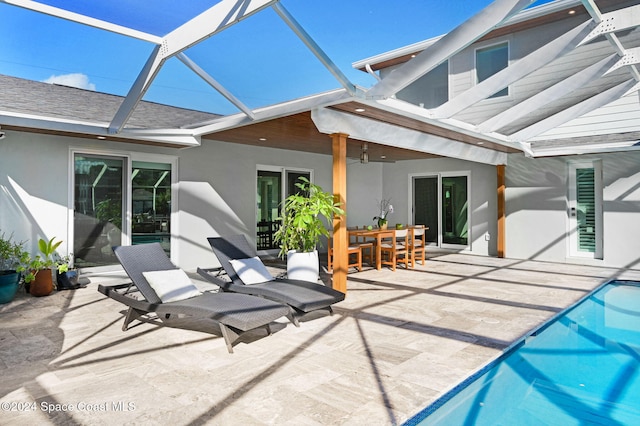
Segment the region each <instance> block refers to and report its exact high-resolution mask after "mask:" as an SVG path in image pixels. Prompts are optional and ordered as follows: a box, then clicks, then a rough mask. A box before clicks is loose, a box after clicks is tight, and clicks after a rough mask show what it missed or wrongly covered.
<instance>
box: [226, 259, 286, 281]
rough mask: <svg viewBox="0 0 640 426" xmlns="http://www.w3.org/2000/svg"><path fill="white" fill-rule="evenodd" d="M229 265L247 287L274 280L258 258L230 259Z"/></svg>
mask: <svg viewBox="0 0 640 426" xmlns="http://www.w3.org/2000/svg"><path fill="white" fill-rule="evenodd" d="M229 263H231V266H232V267H233V270H234V271H236V274H238V276H239V277H240V279H241V280H242V282H244V283H245V284H247V285H252V284H259V283H264V282H267V281H273V280H274V279H275V278H274V277H273V275H271V274H270V273H269V271H268V270H267V268H266V266H264V263H262V260H260V258H259V257H258V256H254V257H249V258H246V259H231V260H229Z"/></svg>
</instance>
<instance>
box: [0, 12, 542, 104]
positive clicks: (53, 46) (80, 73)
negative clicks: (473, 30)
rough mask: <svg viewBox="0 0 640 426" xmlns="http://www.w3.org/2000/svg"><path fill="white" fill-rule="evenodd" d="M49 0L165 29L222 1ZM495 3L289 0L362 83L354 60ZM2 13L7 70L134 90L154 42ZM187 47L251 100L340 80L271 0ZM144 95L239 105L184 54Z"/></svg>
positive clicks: (446, 27) (436, 31)
mask: <svg viewBox="0 0 640 426" xmlns="http://www.w3.org/2000/svg"><path fill="white" fill-rule="evenodd" d="M43 2H45V3H47V4H51V5H65V4H74V5H75V6H74V7H77V8H78V7H84V8H88V9H87V10H81V9H73V10H76V11H82V12H89V13H92V14H94V16H95V17H99V18H103V17H105V16H109V17H111V19H113V20H114V21H115V22H117V23H120V24H123V25H130V24H134V25H136V26H138V28H140V29H141V30H144V31H147V32H152V33H155V34H157V35H163V34H164V33H165V32H166V31H167V30H168V29H170V28H171V27H172V26H174V25H176V24H178V23H180V22H181V21H184V20H185V19H187V18H188V17H189V16H192V15H193V14H195V13H197V12H198V11H199V10H203V9H204V8H206V7H207V6H208V5H210V4H212V3H216V1H215V0H189V1H188V2H175V1H173V0H154V1H142V0H110V1H108V2H96V1H90V2H78V1H68V0H46V1H43ZM544 2H545V1H542V2H540V1H539V2H537V3H536V4H539V3H544ZM546 2H548V1H546ZM490 3H491V1H490V0H450V1H442V0H393V1H389V0H347V1H345V0H316V1H309V0H283V1H282V4H283V5H284V6H285V7H286V8H287V10H289V12H290V13H291V14H292V15H293V16H294V17H295V18H296V20H297V21H298V22H299V23H300V24H301V25H302V26H303V27H304V28H305V30H306V31H307V32H308V33H309V34H310V35H311V36H312V37H313V38H314V39H315V41H316V42H317V43H318V44H319V45H320V47H321V48H322V49H323V50H324V51H325V52H326V53H327V54H328V56H329V57H330V58H331V59H332V60H333V61H334V62H335V63H336V64H337V66H338V67H339V68H340V69H341V70H342V71H343V72H344V73H345V74H346V75H347V76H348V78H349V79H350V80H351V81H352V82H353V83H355V84H359V85H362V86H364V87H370V86H371V85H372V84H373V83H374V80H373V78H372V77H371V76H368V75H367V74H366V73H363V72H361V71H357V70H354V69H353V68H352V66H351V64H352V63H353V62H355V61H358V60H361V59H364V58H367V57H370V56H373V55H377V54H380V53H383V52H386V51H389V50H393V49H397V48H400V47H403V46H406V45H409V44H412V43H416V42H419V41H422V40H426V39H429V38H432V37H435V36H438V35H441V34H444V33H446V32H448V31H450V30H452V29H453V28H455V27H456V26H458V25H459V24H461V23H462V22H464V21H465V20H467V19H468V18H470V17H471V16H473V15H474V14H476V13H477V12H479V11H480V10H481V9H482V8H484V7H486V6H487V5H488V4H490ZM96 5H97V6H96ZM149 5H152V6H153V10H150V9H149ZM176 7H178V9H176ZM122 11H125V13H122ZM0 17H2V22H3V24H2V25H1V26H0V52H1V54H0V74H6V75H11V76H16V77H22V78H27V79H31V80H37V81H48V82H61V83H64V84H69V85H79V86H82V87H84V88H87V89H89V90H97V91H99V92H105V93H113V94H117V95H126V93H127V91H128V89H129V87H130V86H131V84H132V83H133V81H134V79H135V77H136V76H137V74H138V73H139V72H140V69H141V68H142V66H143V65H144V62H145V60H146V59H147V57H148V56H149V54H150V52H151V49H152V47H153V46H152V45H151V44H150V43H146V42H142V41H139V40H133V39H130V38H127V37H124V36H120V35H116V34H112V33H108V32H105V31H101V30H97V29H94V28H90V27H86V26H82V25H79V24H75V23H71V22H67V21H64V20H60V19H56V18H52V17H49V16H46V15H42V14H38V13H35V12H32V11H29V10H24V9H21V8H18V7H15V6H10V5H6V4H4V3H0ZM185 53H186V54H187V55H188V56H189V57H190V58H191V59H193V60H194V61H195V62H197V63H198V64H199V65H200V66H201V67H202V68H204V69H205V70H206V71H207V72H208V73H209V74H210V75H211V76H212V77H213V78H215V79H216V80H218V81H219V82H220V83H222V84H223V85H224V86H225V87H226V88H227V89H228V90H230V91H231V92H232V93H233V94H234V95H236V96H237V97H238V98H240V99H241V100H242V101H243V102H244V103H245V104H247V105H248V106H249V107H252V108H255V107H259V106H265V105H270V104H273V103H277V102H282V101H285V100H288V99H293V98H297V97H301V96H306V95H310V94H314V93H318V92H322V91H326V90H330V89H334V88H337V87H339V83H338V82H337V80H335V79H334V78H333V77H332V76H331V74H330V73H329V72H328V71H327V70H326V69H325V68H324V67H323V66H322V65H321V64H320V62H319V61H318V60H317V59H316V58H315V57H314V56H313V55H312V54H311V53H310V52H309V51H308V49H307V48H306V47H305V46H304V45H303V44H302V42H300V41H299V39H298V38H297V37H296V36H295V35H294V34H293V32H292V31H291V30H290V29H289V28H288V27H287V26H286V25H285V24H284V22H282V21H281V20H280V18H279V17H278V16H277V15H276V14H275V12H274V11H273V10H271V9H267V10H264V11H262V12H260V13H258V14H257V15H254V16H252V17H250V18H248V19H246V20H245V21H242V22H240V23H239V24H237V25H234V26H233V27H231V28H230V29H228V30H225V31H223V32H222V33H220V34H218V35H216V36H214V37H211V38H209V39H208V40H206V41H205V42H203V43H201V44H200V45H198V46H196V47H194V48H191V49H189V50H187V51H186V52H185ZM145 99H146V100H151V101H155V102H162V103H167V104H171V105H176V106H181V107H185V108H193V109H198V110H204V111H210V112H219V113H224V114H228V113H233V112H236V109H235V107H233V106H232V105H231V104H229V103H228V102H227V101H226V100H224V99H222V97H221V96H219V95H218V94H217V93H216V92H215V91H214V90H213V89H212V88H210V87H209V86H208V85H207V84H205V83H204V82H203V81H202V80H200V78H199V77H197V76H196V75H195V74H193V73H192V72H191V71H189V70H188V69H187V68H186V66H185V65H183V64H182V63H181V62H180V61H178V60H176V59H171V60H170V61H168V62H167V63H166V64H165V66H164V67H163V69H162V71H161V72H160V74H159V75H158V77H156V80H155V81H154V83H153V85H152V87H151V89H150V90H149V92H147V94H146V96H145Z"/></svg>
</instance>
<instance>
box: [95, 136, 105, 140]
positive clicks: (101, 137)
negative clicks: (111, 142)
mask: <svg viewBox="0 0 640 426" xmlns="http://www.w3.org/2000/svg"><path fill="white" fill-rule="evenodd" d="M97 138H98V139H100V140H104V139H106V138H107V137H106V136H97Z"/></svg>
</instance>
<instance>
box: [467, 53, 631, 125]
mask: <svg viewBox="0 0 640 426" xmlns="http://www.w3.org/2000/svg"><path fill="white" fill-rule="evenodd" d="M619 59H620V57H619V56H618V55H617V54H615V53H614V54H612V55H610V56H608V57H606V58H604V59H602V60H600V61H598V62H596V63H595V64H593V65H591V66H589V67H588V68H585V69H584V70H582V71H580V72H578V73H576V74H574V75H572V76H570V77H568V78H566V79H564V80H562V81H560V82H558V83H556V84H554V85H553V86H551V87H549V88H547V89H545V90H543V91H542V92H539V93H536V94H535V95H534V96H532V97H530V98H527V99H525V100H524V101H522V102H520V103H519V104H517V105H514V106H513V107H511V108H509V109H507V110H505V111H503V112H501V113H500V114H497V115H494V116H493V117H491V118H490V119H488V120H486V121H484V122H483V123H481V124H479V125H478V130H479V131H480V132H483V133H485V132H496V131H498V130H499V129H501V128H502V127H504V126H507V125H509V124H510V123H512V122H513V121H515V120H518V119H520V118H522V117H524V116H526V115H527V114H531V113H532V112H534V111H536V110H537V109H539V108H542V107H543V106H545V105H547V104H549V103H551V102H553V101H555V100H556V99H559V98H562V97H563V96H565V95H567V94H569V93H571V92H573V91H574V90H577V89H579V88H581V87H583V86H585V85H586V84H588V83H589V82H591V81H594V80H596V79H598V78H600V77H601V76H603V75H605V74H606V73H607V72H609V71H610V70H611V69H612V67H614V66H615V65H616V63H617V62H618V61H619Z"/></svg>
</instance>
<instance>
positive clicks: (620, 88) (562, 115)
mask: <svg viewBox="0 0 640 426" xmlns="http://www.w3.org/2000/svg"><path fill="white" fill-rule="evenodd" d="M635 85H636V81H635V80H633V79H632V80H627V81H625V82H624V83H620V84H618V85H617V86H614V87H612V88H610V89H608V90H605V91H604V92H601V93H598V94H597V95H595V96H592V97H591V98H588V99H586V100H584V101H582V102H580V103H578V104H576V105H573V106H572V107H569V108H567V109H564V110H563V111H561V112H559V113H557V114H554V115H552V116H550V117H548V118H545V119H544V120H540V121H538V122H536V123H535V124H532V125H531V126H529V127H526V128H524V129H522V130H520V131H519V132H516V133H514V134H513V135H511V139H512V140H513V141H517V142H526V141H529V140H530V139H531V138H534V137H536V136H538V135H541V134H543V133H544V132H547V131H549V130H551V129H554V128H556V127H559V126H561V125H563V124H565V123H567V122H568V121H571V120H573V119H575V118H578V117H580V116H582V115H584V114H586V113H588V112H591V111H593V110H595V109H597V108H600V107H602V106H604V105H606V104H608V103H610V102H612V101H614V100H616V99H618V98H620V97H621V96H623V95H624V94H625V93H627V92H628V91H629V90H630V89H632V88H633V87H634V86H635Z"/></svg>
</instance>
